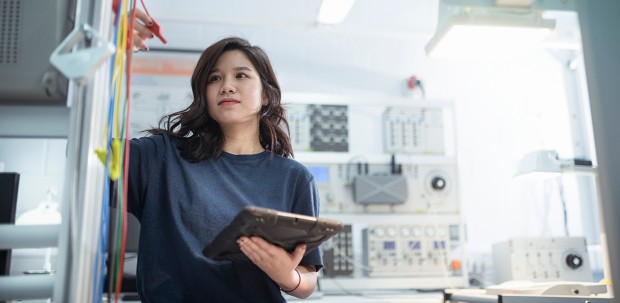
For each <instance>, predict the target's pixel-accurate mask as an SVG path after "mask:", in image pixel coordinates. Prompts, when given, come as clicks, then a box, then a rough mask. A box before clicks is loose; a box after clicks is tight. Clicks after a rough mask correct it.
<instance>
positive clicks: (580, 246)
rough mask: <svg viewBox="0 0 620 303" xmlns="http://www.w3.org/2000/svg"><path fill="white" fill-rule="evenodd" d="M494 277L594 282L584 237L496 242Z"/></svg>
mask: <svg viewBox="0 0 620 303" xmlns="http://www.w3.org/2000/svg"><path fill="white" fill-rule="evenodd" d="M493 261H494V268H495V280H496V282H497V283H501V282H505V281H510V280H528V281H533V282H543V281H580V282H593V281H592V280H593V276H592V271H591V270H590V262H589V257H588V251H587V246H586V240H585V238H583V237H558V238H515V239H510V240H508V241H506V242H501V243H496V244H494V245H493Z"/></svg>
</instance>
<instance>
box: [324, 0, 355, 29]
mask: <svg viewBox="0 0 620 303" xmlns="http://www.w3.org/2000/svg"><path fill="white" fill-rule="evenodd" d="M354 2H355V0H323V2H322V3H321V8H320V9H319V15H318V17H317V20H316V21H317V22H318V23H321V24H337V23H341V22H342V21H344V19H345V18H346V17H347V15H348V14H349V11H350V10H351V7H353V3H354Z"/></svg>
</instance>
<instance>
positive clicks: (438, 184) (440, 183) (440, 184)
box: [431, 177, 446, 190]
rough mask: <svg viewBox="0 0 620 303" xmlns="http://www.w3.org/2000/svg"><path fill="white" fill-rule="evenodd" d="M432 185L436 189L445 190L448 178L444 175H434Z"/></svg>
mask: <svg viewBox="0 0 620 303" xmlns="http://www.w3.org/2000/svg"><path fill="white" fill-rule="evenodd" d="M431 187H432V188H433V189H434V190H443V189H444V188H446V180H445V179H444V178H442V177H434V178H433V180H431Z"/></svg>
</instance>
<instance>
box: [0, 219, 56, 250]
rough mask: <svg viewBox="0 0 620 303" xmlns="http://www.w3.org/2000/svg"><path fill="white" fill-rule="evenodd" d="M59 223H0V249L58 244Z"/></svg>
mask: <svg viewBox="0 0 620 303" xmlns="http://www.w3.org/2000/svg"><path fill="white" fill-rule="evenodd" d="M59 230H60V225H57V224H56V225H13V224H0V249H14V248H43V247H56V246H58V232H59Z"/></svg>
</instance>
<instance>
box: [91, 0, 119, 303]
mask: <svg viewBox="0 0 620 303" xmlns="http://www.w3.org/2000/svg"><path fill="white" fill-rule="evenodd" d="M121 4H122V3H121ZM121 8H122V5H120V4H119V6H118V8H117V11H116V16H117V17H116V22H115V31H114V39H113V45H114V49H116V46H117V45H118V38H119V31H120V28H119V23H120V19H121V18H120V13H121ZM116 55H117V54H116V52H114V54H112V57H111V62H112V63H111V64H110V78H109V83H110V100H109V108H108V130H109V131H108V138H107V146H106V150H107V154H106V163H105V171H104V179H103V180H105V181H104V184H103V201H102V202H103V207H102V213H101V226H100V228H101V230H100V232H99V245H100V246H99V249H98V250H97V255H96V257H95V263H94V264H93V265H94V270H93V298H92V302H102V299H103V286H104V282H105V281H104V280H105V262H103V256H104V255H105V252H106V250H107V239H108V221H109V211H108V210H109V209H108V207H109V203H110V181H109V174H108V170H109V167H110V155H111V153H112V125H113V121H114V96H115V95H114V83H113V77H114V68H115V64H114V63H115V62H116ZM98 273H99V274H98ZM96 289H98V291H95V290H96Z"/></svg>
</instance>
